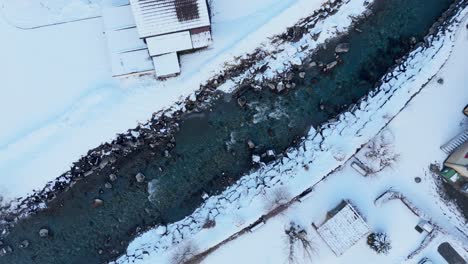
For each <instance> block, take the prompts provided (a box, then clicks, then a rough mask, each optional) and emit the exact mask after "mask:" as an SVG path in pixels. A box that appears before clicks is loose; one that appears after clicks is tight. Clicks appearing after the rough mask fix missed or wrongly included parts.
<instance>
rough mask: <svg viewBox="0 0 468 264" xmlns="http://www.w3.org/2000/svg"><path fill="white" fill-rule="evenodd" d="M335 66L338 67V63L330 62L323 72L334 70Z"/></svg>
mask: <svg viewBox="0 0 468 264" xmlns="http://www.w3.org/2000/svg"><path fill="white" fill-rule="evenodd" d="M336 65H338V61H332V62H330V63H328V64H327V66H326V68H325V71H329V70H331V69H333V68H335V67H336Z"/></svg>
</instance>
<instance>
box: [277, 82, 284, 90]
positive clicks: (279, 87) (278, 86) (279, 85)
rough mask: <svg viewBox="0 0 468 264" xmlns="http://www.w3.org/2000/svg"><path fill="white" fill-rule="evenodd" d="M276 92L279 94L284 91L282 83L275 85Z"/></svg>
mask: <svg viewBox="0 0 468 264" xmlns="http://www.w3.org/2000/svg"><path fill="white" fill-rule="evenodd" d="M276 90H278V92H281V91H283V90H284V83H283V82H279V83H278V84H277V85H276Z"/></svg>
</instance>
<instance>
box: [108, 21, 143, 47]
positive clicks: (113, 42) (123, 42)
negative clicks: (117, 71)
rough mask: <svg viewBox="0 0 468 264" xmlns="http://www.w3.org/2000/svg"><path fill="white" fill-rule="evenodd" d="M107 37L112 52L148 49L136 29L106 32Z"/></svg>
mask: <svg viewBox="0 0 468 264" xmlns="http://www.w3.org/2000/svg"><path fill="white" fill-rule="evenodd" d="M106 37H107V43H108V47H109V50H110V52H117V53H120V52H128V51H134V50H140V49H146V48H147V46H146V44H145V42H143V40H142V39H140V38H139V37H138V32H137V29H136V28H135V27H132V28H127V29H121V30H110V31H106Z"/></svg>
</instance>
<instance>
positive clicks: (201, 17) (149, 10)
mask: <svg viewBox="0 0 468 264" xmlns="http://www.w3.org/2000/svg"><path fill="white" fill-rule="evenodd" d="M130 3H131V6H132V10H133V13H134V16H135V21H136V24H137V28H138V32H139V34H140V37H141V38H146V37H151V36H157V35H162V34H167V33H173V32H178V31H183V30H189V29H193V28H199V27H204V26H209V25H210V18H209V15H208V6H207V4H206V0H130Z"/></svg>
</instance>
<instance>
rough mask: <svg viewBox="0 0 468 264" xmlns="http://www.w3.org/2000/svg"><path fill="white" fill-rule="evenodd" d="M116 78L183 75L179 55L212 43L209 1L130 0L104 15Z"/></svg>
mask: <svg viewBox="0 0 468 264" xmlns="http://www.w3.org/2000/svg"><path fill="white" fill-rule="evenodd" d="M103 18H104V27H105V33H106V36H107V40H108V46H109V53H110V58H111V64H112V73H113V76H115V77H118V76H128V75H134V74H145V73H148V72H153V71H155V73H156V76H157V77H158V78H164V77H170V76H174V75H177V74H179V73H180V64H179V57H178V55H179V54H178V53H179V52H182V51H190V50H194V49H199V48H204V47H207V46H209V45H210V44H211V42H212V39H211V25H210V17H209V12H208V5H207V3H206V0H130V2H127V3H125V2H124V3H121V4H119V5H114V6H111V7H108V8H106V9H105V10H104V12H103Z"/></svg>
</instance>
